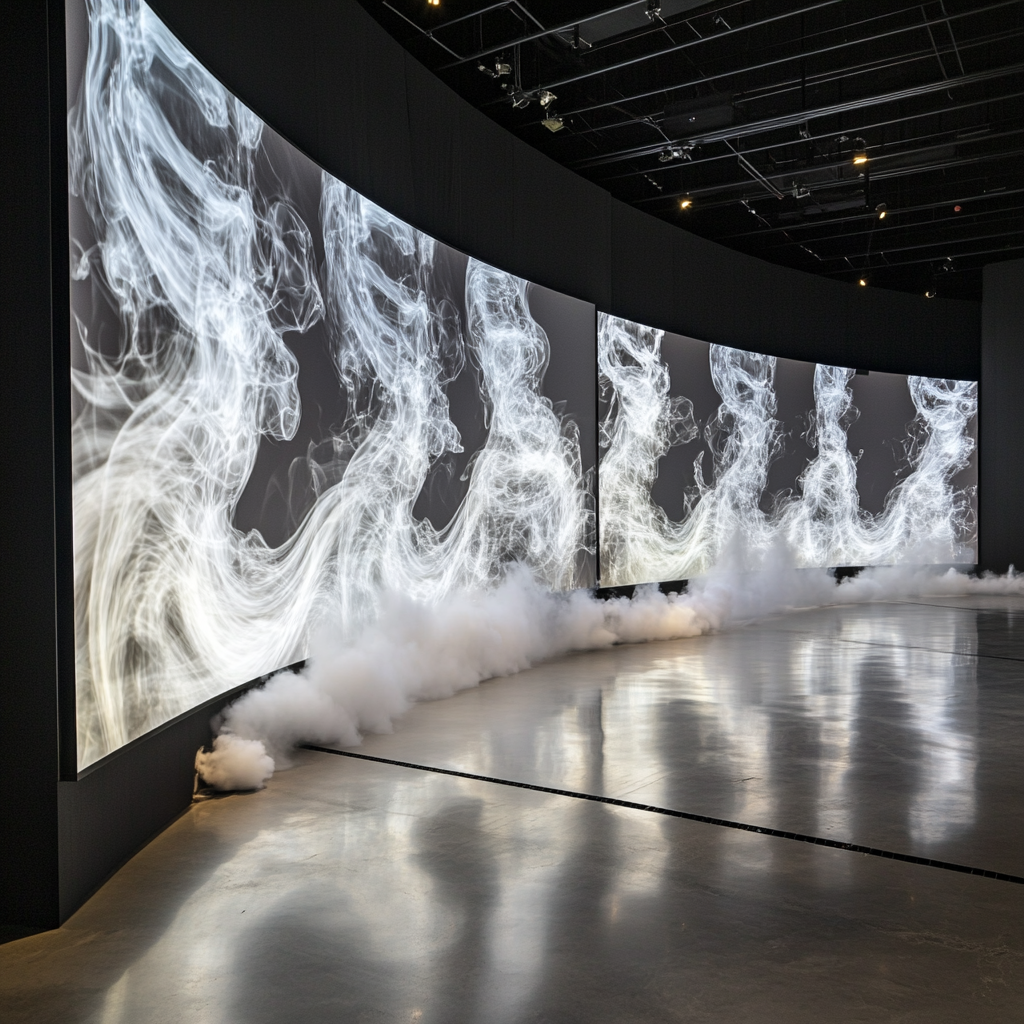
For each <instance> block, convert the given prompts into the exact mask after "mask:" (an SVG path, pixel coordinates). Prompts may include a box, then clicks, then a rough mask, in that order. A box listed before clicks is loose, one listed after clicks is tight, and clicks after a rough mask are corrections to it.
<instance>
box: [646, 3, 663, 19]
mask: <svg viewBox="0 0 1024 1024" xmlns="http://www.w3.org/2000/svg"><path fill="white" fill-rule="evenodd" d="M645 13H646V15H647V20H648V21H654V19H655V18H660V17H661V0H647V10H646V12H645Z"/></svg>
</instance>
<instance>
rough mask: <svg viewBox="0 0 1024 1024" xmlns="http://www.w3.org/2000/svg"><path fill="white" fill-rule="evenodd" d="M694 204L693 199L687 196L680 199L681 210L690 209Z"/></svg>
mask: <svg viewBox="0 0 1024 1024" xmlns="http://www.w3.org/2000/svg"><path fill="white" fill-rule="evenodd" d="M692 206H693V200H692V199H690V198H689V197H687V198H686V199H680V200H679V209H680V210H689V209H690V208H691V207H692Z"/></svg>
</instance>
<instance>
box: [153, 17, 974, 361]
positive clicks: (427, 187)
mask: <svg viewBox="0 0 1024 1024" xmlns="http://www.w3.org/2000/svg"><path fill="white" fill-rule="evenodd" d="M152 6H153V7H154V8H155V9H156V11H157V12H158V13H159V14H160V15H161V17H163V18H164V20H165V21H166V22H167V23H168V25H169V26H170V27H171V28H172V29H173V30H174V31H175V32H176V33H177V34H178V35H179V37H180V38H181V39H182V40H183V41H184V43H185V44H186V45H187V46H188V47H189V48H190V49H192V50H193V51H194V52H195V53H196V54H197V55H198V56H199V57H200V59H201V60H203V61H204V63H206V64H207V66H208V67H209V68H210V69H211V70H212V71H213V72H214V74H216V75H217V76H218V77H219V78H220V79H221V80H222V81H223V82H224V84H225V85H227V86H228V88H230V89H231V90H232V91H234V92H235V93H236V94H237V95H239V96H240V97H241V98H242V99H243V100H244V101H245V102H246V103H247V104H248V105H249V106H251V107H252V108H253V110H255V111H256V113H257V114H259V115H260V117H262V118H264V119H265V120H266V121H267V122H268V123H269V124H270V125H271V126H272V127H274V128H276V129H277V130H278V131H280V132H281V133H282V134H284V135H285V136H286V137H287V138H289V139H290V140H291V141H292V142H294V143H295V144H296V145H297V146H299V147H300V148H301V149H303V150H305V151H306V152H307V153H308V154H309V155H310V156H311V157H312V158H313V159H314V160H316V161H317V162H319V163H320V164H322V165H323V166H324V167H326V168H327V169H328V170H329V171H331V172H332V173H333V174H336V175H337V176H338V177H340V178H341V179H342V180H344V181H346V182H347V183H348V184H349V185H351V186H352V187H353V188H355V189H357V190H358V191H360V192H362V193H363V194H364V195H366V196H367V197H369V198H370V199H372V200H373V201H374V202H376V203H379V204H380V205H381V206H384V207H386V208H387V209H389V210H390V211H391V212H393V213H395V214H397V215H398V216H400V217H402V218H404V219H405V220H407V221H409V222H410V223H412V224H414V225H415V226H416V227H418V228H421V229H422V230H424V231H428V232H430V233H431V234H433V235H435V236H436V237H438V238H439V239H441V240H442V241H444V242H447V243H448V244H449V245H452V246H454V247H455V248H458V249H462V250H463V251H465V252H468V253H470V254H471V255H473V256H476V257H478V258H480V259H483V260H486V261H487V262H489V263H492V264H494V265H495V266H498V267H501V268H502V269H504V270H509V271H512V272H513V273H516V274H519V275H521V276H523V277H528V278H530V279H531V280H533V281H536V282H537V283H539V284H543V285H547V286H548V287H550V288H555V289H558V290H561V291H565V292H568V293H569V294H571V295H575V296H577V297H578V298H581V299H586V300H587V301H589V302H593V303H595V304H596V305H597V306H598V307H599V308H600V309H603V310H605V311H606V312H609V313H613V314H615V315H617V316H623V317H628V318H631V319H634V320H638V321H640V322H643V323H648V324H650V325H652V326H654V327H661V328H664V329H665V330H670V331H674V332H677V333H681V334H686V335H689V336H691V337H696V338H703V339H706V340H708V341H716V342H721V343H723V344H728V345H733V346H736V347H740V348H750V349H756V350H758V351H761V352H768V353H771V354H774V355H779V356H789V357H792V358H796V359H809V360H818V359H825V358H827V359H829V360H831V361H834V362H836V363H841V364H845V365H848V366H856V367H859V368H865V369H878V370H889V371H892V372H897V373H924V374H929V375H933V376H950V377H959V378H971V379H975V378H977V376H978V372H979V371H978V366H979V364H978V358H979V356H978V352H979V349H978V345H979V329H980V328H979V316H980V314H979V307H978V304H977V303H973V302H957V301H952V300H943V299H934V300H926V299H925V298H924V297H923V296H914V295H905V294H901V293H897V292H886V291H881V290H878V289H872V288H859V287H857V286H856V285H851V284H846V283H840V282H835V281H829V280H827V279H825V278H819V277H815V276H812V275H808V274H804V273H801V272H799V271H795V270H789V269H787V268H783V267H776V266H774V265H772V264H768V263H764V262H763V261H761V260H757V259H754V258H752V257H748V256H744V255H741V254H739V253H735V252H733V251H731V250H729V249H726V248H724V247H723V246H720V245H717V244H715V243H713V242H707V241H705V240H703V239H701V238H698V237H697V236H695V235H692V234H689V233H688V232H686V231H684V230H682V229H681V228H676V227H674V226H673V225H671V224H668V223H666V222H664V221H661V220H658V219H656V218H654V217H650V216H648V215H647V214H645V213H643V212H641V211H639V210H636V209H635V208H633V207H630V206H626V205H625V204H622V203H619V202H617V201H616V200H613V199H611V198H610V197H609V196H608V195H607V193H605V192H603V191H602V190H601V189H599V188H597V187H596V186H594V185H592V184H591V183H590V182H588V181H586V180H584V179H583V178H580V177H579V176H578V175H576V174H574V173H572V172H571V171H569V170H566V169H565V168H563V167H561V166H559V165H557V164H555V163H554V162H553V161H550V160H548V159H547V158H546V157H545V156H544V155H543V154H541V153H540V152H538V151H537V150H535V149H533V148H532V147H530V146H527V145H526V144H525V143H523V142H520V141H519V140H518V139H515V138H514V137H512V136H511V135H509V134H508V133H506V132H505V131H504V130H503V129H501V128H499V127H498V126H497V125H495V124H494V123H493V122H491V121H490V120H489V119H488V118H487V117H485V115H483V114H481V113H480V112H479V111H477V110H475V109H473V108H472V107H470V106H469V105H468V104H467V103H465V102H464V101H463V100H461V99H460V98H459V97H458V96H457V95H456V94H455V93H454V92H452V91H451V90H450V89H448V88H447V87H446V86H445V85H443V84H442V83H441V82H440V81H439V80H438V79H437V78H435V77H434V76H433V75H431V73H430V72H428V71H426V69H424V68H423V67H422V66H421V65H419V64H418V63H417V62H416V61H415V60H413V59H412V58H411V57H410V56H409V55H408V54H407V53H406V52H405V51H404V50H403V49H402V48H401V47H400V46H399V45H398V43H397V42H395V41H394V40H393V39H391V37H390V36H388V35H387V34H386V33H385V32H384V31H383V29H382V28H381V27H380V26H379V25H378V24H377V22H375V21H374V20H373V18H372V17H371V16H370V15H369V14H368V13H367V12H366V11H365V10H364V9H363V8H362V6H360V4H359V3H357V2H356V0H293V2H291V3H288V4H282V3H279V2H277V3H275V2H272V0H153V2H152ZM510 218H511V223H510ZM668 268H671V270H670V271H669V269H668ZM669 273H671V284H669V281H668V274H669Z"/></svg>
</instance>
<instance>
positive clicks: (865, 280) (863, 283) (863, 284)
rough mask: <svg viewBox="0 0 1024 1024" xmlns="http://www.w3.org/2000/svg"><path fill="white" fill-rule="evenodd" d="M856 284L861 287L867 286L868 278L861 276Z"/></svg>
mask: <svg viewBox="0 0 1024 1024" xmlns="http://www.w3.org/2000/svg"><path fill="white" fill-rule="evenodd" d="M857 284H859V285H860V286H861V288H867V286H868V279H867V278H866V277H862V278H861V279H860V280H859V281H858V282H857Z"/></svg>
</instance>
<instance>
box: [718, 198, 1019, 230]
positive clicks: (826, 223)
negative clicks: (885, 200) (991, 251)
mask: <svg viewBox="0 0 1024 1024" xmlns="http://www.w3.org/2000/svg"><path fill="white" fill-rule="evenodd" d="M1022 192H1024V188H1011V189H1001V190H1000V191H998V192H982V193H981V194H979V195H973V196H961V197H958V198H954V199H938V200H936V201H935V202H933V203H917V204H915V205H914V206H900V207H895V208H893V209H892V210H890V211H889V212H890V213H892V214H894V215H899V216H903V214H906V213H920V212H922V211H924V210H936V209H938V208H939V207H940V206H954V205H955V204H957V203H960V204H961V205H964V204H966V203H980V202H984V201H985V200H989V199H1001V198H1003V197H1004V196H1015V195H1019V194H1021V193H1022ZM1012 209H1017V207H1012ZM997 212H999V211H993V214H995V213H997ZM877 216H878V214H877V213H875V211H874V210H866V211H864V212H863V213H857V214H852V215H849V216H846V217H833V218H830V219H829V220H822V221H818V222H817V223H815V222H814V221H803V222H796V223H793V224H783V225H779V226H778V227H770V228H757V229H756V230H754V231H738V232H736V233H735V234H732V235H719V236H718V241H720V242H721V241H725V240H727V239H734V238H749V237H751V236H753V235H774V234H778V233H779V232H780V231H803V230H804V229H805V228H825V227H831V226H832V225H834V224H846V223H850V222H851V221H857V220H864V218H865V217H877ZM810 241H819V239H810ZM795 244H799V243H795Z"/></svg>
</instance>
